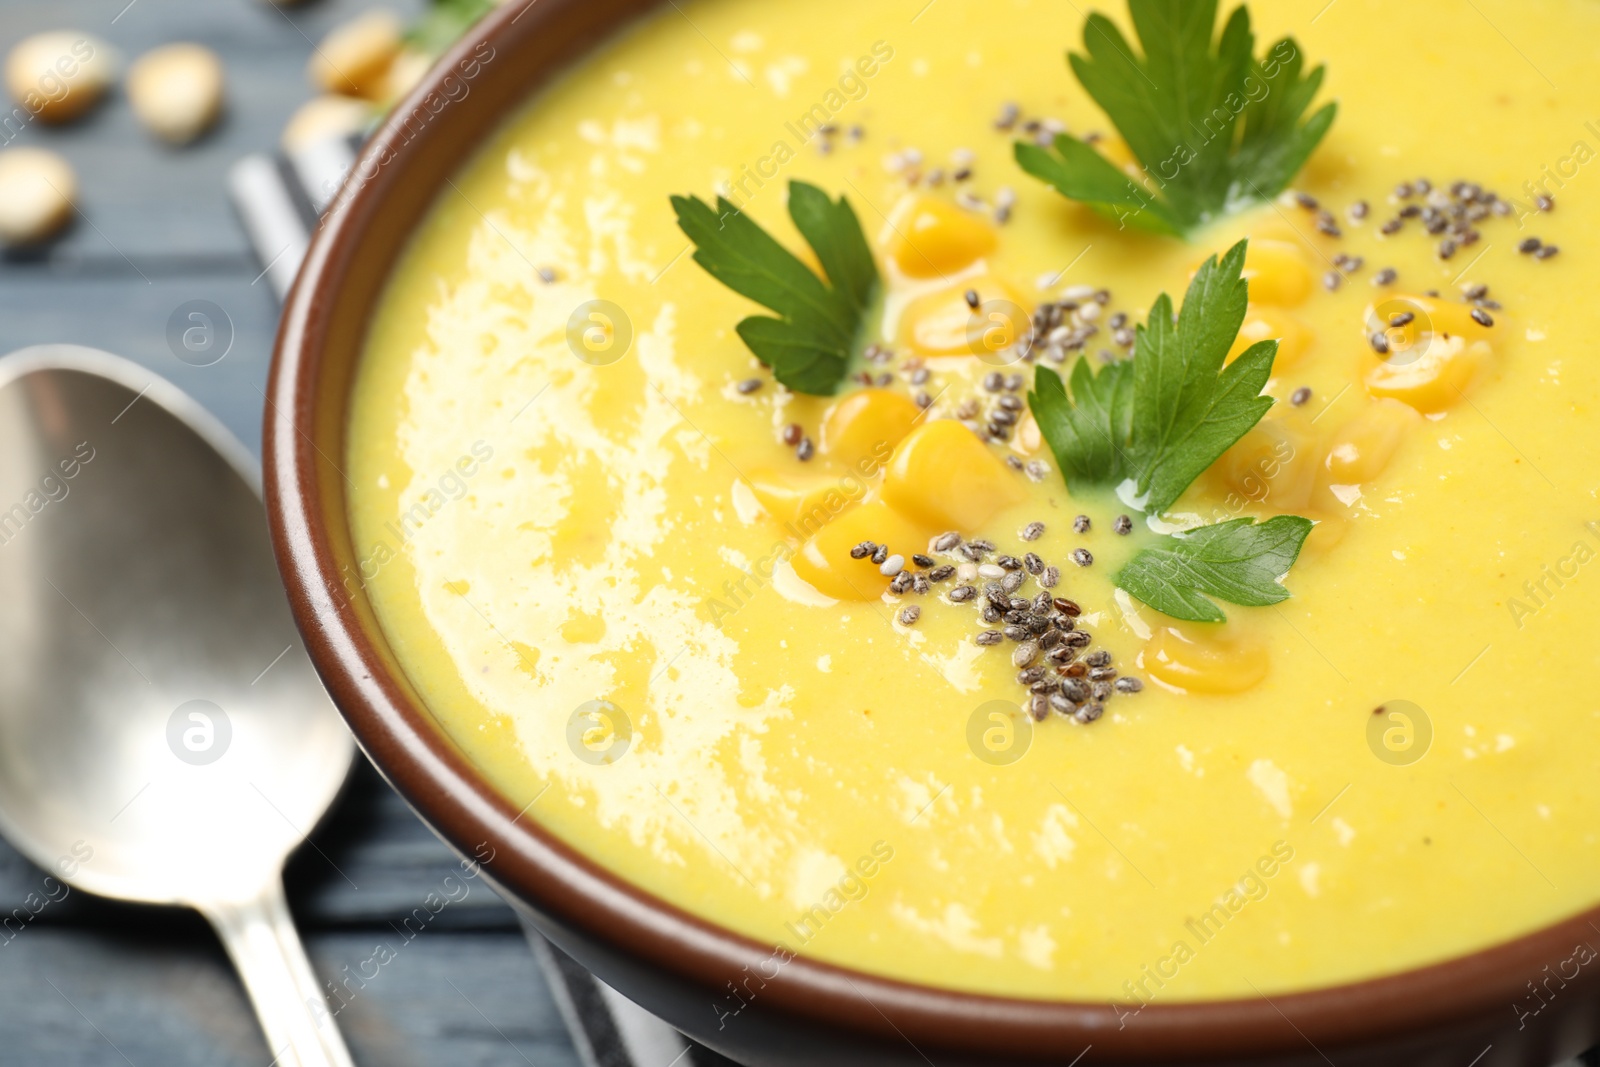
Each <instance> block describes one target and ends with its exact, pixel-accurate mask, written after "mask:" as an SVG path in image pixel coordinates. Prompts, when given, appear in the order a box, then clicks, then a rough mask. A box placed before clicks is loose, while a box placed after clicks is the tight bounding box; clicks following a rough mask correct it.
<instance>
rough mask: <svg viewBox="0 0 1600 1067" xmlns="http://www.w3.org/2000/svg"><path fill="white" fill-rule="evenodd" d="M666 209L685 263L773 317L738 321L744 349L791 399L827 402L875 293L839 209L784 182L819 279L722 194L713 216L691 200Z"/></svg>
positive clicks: (858, 243) (845, 207) (863, 242)
mask: <svg viewBox="0 0 1600 1067" xmlns="http://www.w3.org/2000/svg"><path fill="white" fill-rule="evenodd" d="M672 207H673V210H674V211H676V212H677V215H678V226H679V227H680V228H681V229H682V230H683V232H684V233H685V234H686V235H688V237H689V240H691V241H693V242H694V245H695V254H694V259H695V262H696V263H698V264H700V265H701V266H702V267H704V268H705V269H706V271H707V272H708V273H709V274H710V275H711V276H712V277H713V278H715V279H717V280H718V281H719V282H721V283H722V284H723V285H726V286H727V287H728V288H729V289H732V290H733V291H734V292H736V293H739V294H740V295H742V296H747V297H749V298H750V299H751V300H754V301H755V302H756V303H758V304H761V305H762V306H764V307H767V308H770V309H771V310H772V311H775V312H777V313H778V315H779V316H781V317H780V318H771V317H768V316H765V315H753V316H751V317H750V318H747V319H745V320H744V321H743V322H741V323H739V325H738V331H739V336H740V337H741V338H743V340H744V343H745V344H746V345H747V346H749V348H750V351H752V352H754V353H755V354H756V358H757V359H759V360H761V362H762V363H765V364H766V365H767V366H769V367H771V368H772V373H773V376H774V377H775V378H777V379H778V381H780V382H782V383H783V384H784V385H786V386H788V387H789V388H790V389H793V390H794V391H795V392H798V393H811V394H813V395H816V396H831V395H832V394H833V392H834V391H835V390H836V389H837V388H838V387H839V383H840V381H842V380H843V379H844V376H845V372H846V370H847V369H848V367H849V364H850V359H851V357H852V355H853V354H854V352H855V348H856V344H857V339H858V337H859V335H860V333H861V327H862V322H863V320H864V319H865V317H866V313H867V311H868V309H869V308H870V307H871V306H872V303H873V301H874V300H876V299H877V295H878V267H877V264H876V263H875V262H874V261H873V259H872V250H871V249H870V248H869V247H868V246H867V238H866V234H864V233H863V232H862V230H861V222H860V220H858V219H857V218H856V213H855V211H854V210H853V209H852V208H851V207H850V204H849V202H848V201H846V200H845V199H844V198H843V197H840V198H839V200H838V201H837V202H835V201H832V200H830V199H829V198H828V194H827V193H825V192H823V191H822V190H821V189H818V188H817V187H816V186H814V185H807V184H806V183H805V182H790V183H789V217H790V218H791V219H793V220H794V224H795V228H796V229H798V230H799V231H800V236H802V237H804V238H805V240H806V243H807V244H809V245H810V246H811V250H812V251H813V252H815V253H816V256H817V261H818V262H819V263H821V264H822V269H823V271H825V272H826V274H827V280H826V281H824V280H823V279H822V278H819V277H818V276H817V275H816V274H815V273H813V272H812V270H811V268H810V267H808V266H806V265H805V263H803V262H801V260H800V259H799V258H798V257H797V256H795V254H794V253H792V252H790V251H789V250H788V249H786V248H784V247H783V246H782V245H781V244H779V243H778V242H777V241H776V240H774V239H773V238H772V236H771V235H770V234H768V233H767V231H765V230H763V229H762V228H761V227H760V226H759V225H757V224H756V222H755V221H754V220H753V219H751V218H750V217H749V216H748V215H745V214H744V213H743V212H741V211H740V210H739V209H738V208H736V207H735V206H734V205H733V204H731V203H729V202H728V201H727V200H725V199H723V198H722V197H718V198H717V206H716V208H715V209H714V210H713V209H712V207H711V206H710V205H708V204H706V203H705V202H704V201H702V200H701V199H700V198H699V197H694V196H687V197H686V196H675V197H673V198H672Z"/></svg>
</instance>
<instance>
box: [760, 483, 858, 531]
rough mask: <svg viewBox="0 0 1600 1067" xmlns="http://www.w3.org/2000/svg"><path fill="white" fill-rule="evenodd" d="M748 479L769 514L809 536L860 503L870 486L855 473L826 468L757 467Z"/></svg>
mask: <svg viewBox="0 0 1600 1067" xmlns="http://www.w3.org/2000/svg"><path fill="white" fill-rule="evenodd" d="M749 480H750V489H751V491H752V492H753V493H755V497H756V499H757V500H759V501H760V502H761V506H762V507H764V508H766V509H767V514H769V515H771V516H772V517H773V518H774V519H777V520H778V521H779V522H783V523H790V522H792V523H794V524H795V525H796V527H797V528H798V529H799V530H800V531H801V533H802V534H804V535H807V536H809V535H811V534H814V533H816V532H817V531H818V530H820V529H822V528H823V527H824V526H826V525H827V524H828V523H830V522H832V521H833V520H834V519H836V518H838V517H839V516H840V515H842V514H844V513H845V512H846V511H848V510H849V509H850V508H851V507H852V506H854V505H855V504H857V503H859V502H860V501H861V499H862V498H863V497H865V496H866V494H867V489H868V485H867V482H866V479H864V478H861V477H858V476H856V475H855V474H853V473H851V474H846V475H842V476H841V475H837V474H833V473H830V472H828V471H823V470H809V469H808V470H806V471H804V472H792V471H791V472H786V473H779V472H776V471H772V470H765V469H762V470H754V471H751V472H750V479H749Z"/></svg>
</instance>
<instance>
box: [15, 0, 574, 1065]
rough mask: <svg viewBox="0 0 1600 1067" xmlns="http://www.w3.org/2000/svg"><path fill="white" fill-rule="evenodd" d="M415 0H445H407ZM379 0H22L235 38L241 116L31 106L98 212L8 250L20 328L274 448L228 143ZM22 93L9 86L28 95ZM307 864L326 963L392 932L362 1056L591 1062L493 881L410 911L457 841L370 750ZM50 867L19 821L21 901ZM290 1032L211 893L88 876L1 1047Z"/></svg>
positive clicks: (89, 17)
mask: <svg viewBox="0 0 1600 1067" xmlns="http://www.w3.org/2000/svg"><path fill="white" fill-rule="evenodd" d="M387 2H388V4H389V6H391V7H394V8H397V9H399V10H401V11H403V12H408V11H414V10H416V8H417V7H418V6H419V4H420V2H421V0H387ZM373 3H374V0H310V2H308V3H306V4H304V5H301V6H299V7H294V8H288V9H282V10H280V9H278V8H276V7H274V6H272V5H271V4H269V3H267V2H265V0H134V2H133V3H132V4H131V5H129V4H128V0H0V51H3V50H6V49H9V48H10V46H11V45H12V44H13V43H14V42H15V41H17V40H18V39H20V38H21V37H23V36H25V35H26V34H28V33H32V32H35V31H39V30H46V29H57V28H64V29H75V30H81V31H86V32H89V33H93V34H95V35H97V36H99V37H101V38H103V39H105V40H107V41H109V42H111V43H112V44H113V45H115V46H116V47H117V48H118V49H119V50H120V51H121V52H122V54H123V57H124V59H130V58H132V57H134V56H137V55H138V54H139V53H140V52H142V51H144V50H145V49H147V48H150V47H153V46H155V45H158V44H163V43H166V42H169V41H173V40H195V41H200V42H202V43H204V44H207V45H209V46H211V47H212V48H214V49H216V50H217V51H218V52H219V53H220V54H221V55H222V56H223V58H224V60H225V62H226V65H227V72H228V97H229V111H228V117H227V119H226V120H225V122H224V123H223V125H222V126H221V127H220V128H219V129H217V130H216V131H215V132H214V133H213V134H212V135H211V136H209V137H208V138H207V139H206V140H205V141H203V142H201V143H200V144H198V145H195V146H193V147H191V148H189V149H186V150H180V151H174V150H171V149H167V148H163V147H161V146H158V145H156V144H154V143H153V142H151V141H150V139H149V138H148V137H146V136H145V134H144V133H143V131H142V130H141V129H140V128H139V127H138V126H137V125H136V124H135V122H134V121H133V117H132V115H131V113H130V112H129V109H128V105H127V101H126V99H125V98H123V97H122V96H121V94H120V93H119V94H117V95H115V96H114V97H113V98H112V99H111V100H109V101H108V102H107V103H106V104H105V105H104V106H102V107H101V108H99V109H98V110H97V111H96V112H95V113H94V114H93V115H91V116H89V117H88V118H87V119H85V120H84V121H81V122H79V123H77V124H75V125H73V126H70V127H67V128H47V127H43V126H30V127H28V128H26V129H25V130H24V131H23V132H22V134H21V135H20V136H18V137H17V138H16V139H15V140H14V142H13V144H16V145H39V146H46V147H49V148H52V149H54V150H56V151H59V152H60V153H62V154H63V155H65V156H66V157H67V158H68V159H69V160H71V162H72V163H73V165H74V167H75V168H76V170H77V172H78V176H79V179H80V181H81V183H82V195H81V207H82V211H83V217H81V218H79V219H78V220H77V221H76V223H75V225H74V227H73V228H72V230H71V231H70V232H68V233H66V234H65V235H64V236H63V237H62V238H61V239H60V240H58V241H56V242H55V243H53V244H52V245H50V246H49V247H48V248H47V249H45V250H44V251H43V252H41V253H33V254H28V255H18V254H15V253H7V254H6V255H4V256H3V257H0V352H4V351H10V350H12V349H15V348H19V347H22V346H24V345H30V344H38V343H41V342H76V343H79V344H87V345H93V346H95V347H98V348H104V349H108V350H110V351H112V352H116V353H119V354H121V355H124V356H127V357H129V358H132V359H134V360H137V361H138V362H140V363H142V364H144V365H145V366H147V367H150V368H151V369H153V370H155V371H157V372H159V373H160V374H162V375H164V376H165V377H167V378H169V379H171V380H172V381H174V382H176V383H177V384H178V385H179V386H181V387H182V388H183V389H185V390H187V391H188V392H189V393H191V394H192V395H193V396H195V397H197V398H198V399H199V400H200V401H201V402H202V403H204V404H205V405H206V406H208V407H209V408H210V409H211V410H212V411H214V412H215V413H216V414H217V415H219V416H220V417H221V418H222V419H223V420H224V421H225V422H226V423H227V424H228V425H229V426H230V427H231V428H232V429H233V431H234V433H236V434H237V435H238V436H239V437H240V438H241V439H242V440H243V441H245V443H246V444H248V445H249V446H250V447H251V448H252V449H257V450H258V449H259V444H260V437H261V431H260V423H261V408H262V394H261V391H260V390H261V388H262V387H263V385H264V383H265V380H266V371H267V362H268V358H269V355H270V348H271V341H272V334H273V330H274V328H275V325H276V320H277V306H276V304H275V302H274V301H273V298H272V295H271V294H270V293H269V292H268V291H267V284H266V282H265V281H264V280H262V281H259V282H258V281H256V276H257V273H258V272H259V270H260V269H261V267H260V264H258V263H257V262H256V261H255V259H254V257H253V256H252V254H251V252H250V250H249V247H248V245H247V243H246V241H245V237H244V234H243V231H242V230H241V229H240V227H239V224H238V223H237V221H236V220H235V218H234V215H233V212H232V210H231V208H230V206H229V203H228V200H227V197H226V195H225V192H224V184H223V176H224V174H225V172H226V170H227V168H228V166H229V165H230V164H231V163H232V162H233V161H234V160H235V159H237V158H238V157H239V156H241V155H244V154H245V153H247V152H251V151H259V150H263V149H270V148H272V147H273V146H274V145H275V144H276V141H277V137H278V133H279V131H280V130H281V128H282V126H283V124H284V121H285V120H286V119H287V118H288V116H289V115H290V114H291V113H292V112H293V110H294V109H295V107H296V106H297V105H299V104H300V103H301V102H302V101H303V100H305V99H306V98H307V97H308V96H309V95H310V89H309V87H308V85H307V83H306V80H305V75H304V68H305V62H306V57H307V56H308V55H309V54H310V51H311V42H312V41H315V40H317V39H318V38H319V37H320V36H321V34H322V33H324V32H325V31H326V30H327V29H328V28H329V27H330V26H332V25H333V24H334V23H336V22H337V21H339V20H341V19H343V18H348V17H349V16H351V15H352V14H355V13H357V12H359V11H361V10H364V9H365V8H366V7H369V6H372V5H373ZM8 107H9V105H8ZM195 299H203V300H209V301H212V302H213V303H215V304H217V305H219V306H220V307H222V308H223V309H224V310H225V311H226V312H227V314H228V317H229V318H230V319H231V320H232V323H233V326H234V329H235V342H234V345H233V349H232V351H230V352H229V354H228V355H227V357H226V358H225V359H223V360H222V361H221V362H220V363H218V364H216V365H214V366H211V367H205V368H196V367H191V366H188V365H186V364H184V363H182V362H180V361H179V360H178V359H177V358H176V357H175V356H174V355H173V354H172V352H171V351H170V350H169V348H168V345H167V340H166V324H167V319H168V317H169V316H170V315H171V314H172V312H173V310H174V309H175V308H177V307H178V306H179V305H180V304H182V303H184V302H185V301H189V300H195ZM317 844H318V846H319V848H320V850H321V851H322V852H324V853H326V854H327V856H328V857H330V858H331V859H332V861H333V862H335V863H337V864H338V867H339V869H340V870H342V871H343V872H344V875H346V876H348V880H346V878H345V877H341V876H340V875H339V874H338V873H336V872H335V871H334V870H333V869H332V868H331V867H330V866H329V864H328V862H327V861H325V860H324V859H323V858H322V857H320V856H319V855H318V854H317V852H315V851H310V850H305V851H303V852H302V853H301V854H300V855H299V856H298V857H297V858H296V859H295V861H294V863H293V864H292V866H291V869H290V873H289V878H288V882H289V890H290V897H291V903H292V907H293V909H294V912H295V915H296V917H297V919H298V920H299V922H300V925H301V927H302V928H303V930H304V931H305V933H306V939H307V942H308V946H309V950H310V953H311V956H312V959H313V962H314V964H315V965H316V967H317V968H318V970H319V972H320V974H321V975H322V977H324V978H325V979H327V980H337V979H338V978H339V977H341V976H342V974H343V973H344V971H343V969H344V968H346V967H349V968H350V969H351V971H352V972H353V971H355V970H356V968H357V967H358V966H359V965H360V964H361V963H362V961H364V960H366V959H368V958H369V957H371V956H372V955H373V952H374V949H375V947H376V946H377V945H378V944H379V943H380V942H382V943H386V944H388V945H390V946H391V947H392V948H393V949H394V950H395V952H396V958H395V959H394V960H393V961H392V962H390V963H388V964H387V965H385V966H383V967H382V968H381V970H380V972H379V975H378V977H377V978H376V979H374V980H373V981H371V982H369V983H367V984H366V985H365V987H364V988H362V989H361V990H360V992H359V995H357V996H356V997H354V998H353V999H352V1000H351V1001H350V1003H349V1006H348V1007H347V1008H346V1009H344V1010H343V1011H342V1012H341V1014H340V1016H339V1018H340V1021H341V1023H342V1024H343V1025H344V1030H345V1033H346V1035H347V1037H348V1039H349V1043H350V1045H351V1048H352V1050H353V1053H354V1055H355V1058H356V1060H357V1061H358V1063H360V1064H362V1065H384V1067H411V1065H416V1067H428V1065H435V1064H451V1065H468V1067H480V1065H481V1067H491V1065H524V1064H525V1065H537V1067H575V1065H576V1064H577V1058H576V1056H575V1054H574V1052H573V1050H572V1045H571V1043H570V1042H569V1040H568V1039H567V1036H566V1033H565V1031H564V1029H563V1028H562V1024H561V1020H560V1018H559V1016H558V1015H557V1012H556V1008H555V1005H554V1003H553V1001H552V1000H551V998H550V994H549V991H548V990H547V988H546V987H545V985H544V981H543V979H542V977H541V975H540V973H539V972H538V970H537V967H536V964H535V962H534V959H533V956H532V954H531V952H530V950H529V948H528V946H527V944H526V942H525V941H524V940H523V936H522V933H521V930H520V929H519V927H518V925H517V923H516V920H515V919H514V917H513V916H512V914H511V912H510V910H509V909H508V908H507V907H506V906H505V904H504V903H502V902H501V901H500V900H498V899H497V898H495V897H494V896H493V895H492V894H491V893H490V892H489V891H488V889H487V888H486V887H484V886H483V885H482V884H481V883H479V884H475V885H473V886H472V889H471V892H470V894H469V895H468V897H466V898H465V899H464V900H461V901H460V902H459V903H453V904H450V905H449V906H447V907H446V908H445V909H444V911H442V912H441V913H440V914H439V915H438V916H437V917H436V918H435V919H434V920H433V921H432V922H431V923H430V924H429V926H428V928H427V929H426V930H425V931H424V932H423V933H422V934H420V935H418V936H417V937H416V938H415V939H414V940H412V941H409V942H406V941H404V939H403V938H401V937H400V936H399V935H398V934H397V933H396V932H395V931H394V929H393V928H392V927H391V925H390V924H391V922H393V921H398V919H399V917H400V916H403V915H407V914H409V913H410V912H411V911H412V909H414V908H417V907H418V906H420V905H421V903H422V901H423V899H424V898H425V897H426V896H427V895H428V894H429V893H430V892H431V891H433V890H434V889H435V888H436V887H438V886H439V885H440V882H441V880H442V879H444V878H445V877H446V876H447V875H448V874H450V872H451V871H452V870H453V869H454V860H453V858H452V856H451V855H450V853H449V852H448V851H447V850H446V849H445V848H444V846H443V845H441V844H440V843H439V842H438V841H437V840H436V839H435V838H434V837H433V836H432V835H431V834H430V833H429V832H428V831H427V830H426V829H425V828H424V827H423V826H422V824H421V823H419V822H418V821H417V819H416V818H415V817H414V816H413V815H412V814H411V813H410V811H409V810H408V809H407V808H406V807H405V806H404V804H402V803H401V802H400V800H399V799H398V798H397V797H396V796H395V795H394V794H393V793H392V792H391V791H390V790H389V789H388V787H387V786H386V785H384V783H383V782H382V781H381V779H379V778H378V776H377V775H376V774H375V773H374V772H373V771H372V770H371V769H370V768H368V767H367V766H366V765H365V764H364V763H363V765H362V766H361V767H360V769H359V770H358V772H357V774H356V776H355V778H354V779H353V781H352V782H351V785H350V788H349V789H348V790H347V791H346V793H345V795H344V798H343V800H342V801H341V802H340V803H339V805H338V807H337V808H336V809H335V810H334V812H333V813H332V815H331V816H330V818H329V820H328V821H327V823H326V824H324V826H323V827H322V828H321V829H320V830H319V831H318V834H317ZM42 878H43V875H42V874H41V873H40V872H39V871H37V870H35V869H34V868H33V867H32V866H31V865H30V864H28V863H27V862H26V861H25V860H23V859H22V858H21V857H19V856H18V855H17V854H16V853H15V852H13V851H11V850H10V849H9V848H8V847H6V846H5V845H4V844H3V843H0V914H8V913H10V912H11V911H12V909H13V908H15V907H18V906H20V905H21V903H22V901H23V899H24V898H25V897H26V896H27V895H28V894H29V893H30V892H36V891H38V890H39V888H40V886H41V879H42ZM270 1060H271V1056H270V1054H268V1052H267V1051H266V1047H265V1045H264V1044H263V1042H262V1038H261V1036H260V1034H259V1032H258V1031H257V1029H256V1025H255V1022H254V1019H253V1018H252V1016H251V1014H250V1010H249V1006H248V1004H247V1003H246V1001H245V999H244V993H243V991H242V989H241V988H240V985H239V983H238V981H237V980H236V978H235V977H234V975H233V972H232V970H231V968H230V967H229V966H228V963H227V960H226V959H225V958H224V956H223V954H222V950H221V948H220V946H219V945H218V943H217V941H216V939H215V938H214V937H213V936H212V935H211V933H210V931H209V930H208V929H207V928H206V926H205V924H204V923H203V922H202V921H201V920H200V919H199V918H198V917H196V916H194V915H191V914H186V913H181V912H177V911H170V910H162V909H143V908H132V907H123V906H118V905H114V904H110V903H107V902H104V901H100V900H96V899H92V898H90V897H88V896H86V895H83V894H78V893H74V894H72V895H71V896H69V897H67V898H66V899H65V900H63V901H62V902H61V903H59V904H52V905H51V906H49V907H47V908H46V909H44V911H43V912H41V913H40V915H39V917H38V918H37V919H36V920H35V921H33V922H32V923H30V924H29V925H28V926H26V927H24V928H22V929H21V931H20V932H19V933H15V936H13V937H12V938H11V939H10V940H4V939H3V936H0V1065H13V1064H17V1065H33V1064H40V1065H46V1064H48V1065H51V1067H90V1065H95V1067H98V1065H116V1067H128V1065H134V1067H187V1065H191V1064H192V1065H194V1067H202V1065H204V1067H234V1065H240V1067H243V1065H250V1067H265V1065H266V1064H268V1063H269V1061H270Z"/></svg>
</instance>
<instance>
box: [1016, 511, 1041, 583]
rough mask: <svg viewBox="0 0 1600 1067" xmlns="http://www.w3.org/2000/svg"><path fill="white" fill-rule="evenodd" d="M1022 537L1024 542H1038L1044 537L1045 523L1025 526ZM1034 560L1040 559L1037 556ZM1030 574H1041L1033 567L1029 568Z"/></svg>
mask: <svg viewBox="0 0 1600 1067" xmlns="http://www.w3.org/2000/svg"><path fill="white" fill-rule="evenodd" d="M1020 536H1021V537H1022V539H1023V540H1024V541H1037V540H1039V538H1041V537H1043V536H1044V523H1042V522H1030V523H1028V525H1026V526H1024V527H1023V528H1022V533H1021V535H1020ZM1034 558H1035V559H1037V558H1038V557H1037V556H1035V557H1034ZM1028 572H1029V573H1030V574H1038V573H1039V572H1038V571H1036V570H1034V569H1033V568H1032V567H1029V568H1028Z"/></svg>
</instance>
